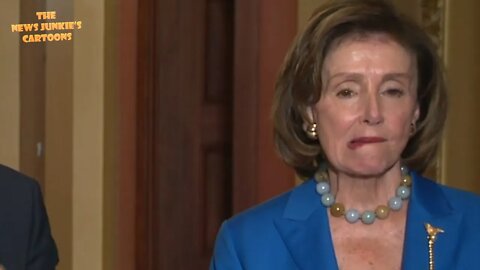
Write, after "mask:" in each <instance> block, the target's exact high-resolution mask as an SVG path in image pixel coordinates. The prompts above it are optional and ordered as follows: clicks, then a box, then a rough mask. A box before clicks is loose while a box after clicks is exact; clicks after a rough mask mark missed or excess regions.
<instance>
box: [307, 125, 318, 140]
mask: <svg viewBox="0 0 480 270" xmlns="http://www.w3.org/2000/svg"><path fill="white" fill-rule="evenodd" d="M305 133H306V134H307V137H308V138H310V139H312V140H316V139H317V124H316V123H311V124H306V127H305Z"/></svg>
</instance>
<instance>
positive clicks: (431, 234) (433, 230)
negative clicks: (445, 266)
mask: <svg viewBox="0 0 480 270" xmlns="http://www.w3.org/2000/svg"><path fill="white" fill-rule="evenodd" d="M425 230H427V234H428V265H429V270H434V269H435V260H434V256H433V245H434V244H435V240H437V234H438V233H443V232H445V231H444V230H442V229H441V228H437V227H434V226H432V225H431V224H430V223H425Z"/></svg>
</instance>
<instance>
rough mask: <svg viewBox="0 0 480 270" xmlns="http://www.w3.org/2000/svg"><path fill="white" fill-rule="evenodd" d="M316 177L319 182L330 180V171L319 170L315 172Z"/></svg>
mask: <svg viewBox="0 0 480 270" xmlns="http://www.w3.org/2000/svg"><path fill="white" fill-rule="evenodd" d="M315 179H316V180H317V181H319V182H326V181H327V180H328V173H327V171H324V170H318V171H317V172H316V173H315Z"/></svg>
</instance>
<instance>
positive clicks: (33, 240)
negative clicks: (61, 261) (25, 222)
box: [27, 182, 58, 270]
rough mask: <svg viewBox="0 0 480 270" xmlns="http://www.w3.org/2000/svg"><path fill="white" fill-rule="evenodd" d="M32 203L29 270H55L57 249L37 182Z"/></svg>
mask: <svg viewBox="0 0 480 270" xmlns="http://www.w3.org/2000/svg"><path fill="white" fill-rule="evenodd" d="M32 202H33V204H32V227H31V234H30V237H29V238H30V239H29V247H28V253H27V256H28V261H27V269H28V270H37V269H38V270H47V269H55V266H56V265H57V262H58V256H57V248H56V246H55V242H54V240H53V238H52V236H51V233H50V225H49V222H48V217H47V212H46V210H45V206H44V204H43V199H42V194H41V192H40V187H39V186H38V184H37V183H36V182H35V184H34V187H33V190H32Z"/></svg>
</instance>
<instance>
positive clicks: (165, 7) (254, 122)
mask: <svg viewBox="0 0 480 270" xmlns="http://www.w3.org/2000/svg"><path fill="white" fill-rule="evenodd" d="M321 2H322V1H321V0H237V1H234V0H8V1H1V3H0V14H1V16H0V40H1V42H0V59H1V61H0V82H1V88H0V163H2V164H5V165H7V166H10V167H12V168H15V169H17V170H20V171H22V172H23V173H25V174H27V175H30V176H32V177H34V178H35V179H37V180H38V181H39V182H40V183H41V185H42V188H43V192H44V198H45V203H46V206H47V209H48V213H49V217H50V222H51V226H52V230H53V234H54V237H55V239H56V242H57V245H58V248H59V252H60V264H59V267H58V269H61V270H66V269H74V270H80V269H125V270H126V269H142V270H143V269H159V270H162V269H207V266H208V261H209V258H210V255H211V251H212V247H213V243H214V239H215V234H216V231H217V230H218V228H219V226H220V224H221V222H222V221H223V220H224V219H226V218H228V217H230V216H231V215H233V214H235V213H237V212H239V211H241V210H243V209H245V208H247V207H250V206H252V205H254V204H257V203H259V202H262V201H264V200H266V199H268V198H270V197H272V196H275V195H276V194H279V193H281V192H283V191H285V190H287V189H289V188H291V187H293V186H294V185H295V184H296V182H297V181H296V180H295V176H294V174H293V171H292V170H291V169H289V168H287V167H286V166H284V165H283V163H282V162H281V161H280V160H279V159H278V158H277V156H276V154H275V152H274V150H273V142H272V123H271V121H270V105H271V99H272V94H273V89H274V83H275V78H276V74H277V72H278V70H279V66H280V65H281V63H282V59H283V57H284V55H285V53H286V51H287V49H288V47H289V45H290V43H291V42H292V40H293V38H294V36H295V35H296V33H297V32H298V31H299V29H301V28H302V27H303V25H304V24H305V21H306V20H307V18H308V16H309V14H310V13H311V12H312V10H313V9H314V8H315V7H316V6H318V4H319V3H321ZM394 2H395V4H396V5H398V7H399V9H401V10H402V11H404V12H405V13H406V14H408V15H409V16H412V17H413V18H415V20H417V21H418V22H420V23H421V24H422V25H423V26H424V27H425V28H426V29H427V30H428V32H429V33H430V34H431V35H432V37H433V38H434V39H435V40H436V42H437V44H438V46H439V52H440V54H441V55H442V56H443V60H444V62H445V66H446V73H447V78H448V86H449V89H448V90H449V98H450V108H449V118H448V124H447V129H446V132H445V139H444V141H443V144H442V147H441V149H440V155H439V158H438V160H437V164H436V166H433V167H432V168H430V169H429V171H428V172H427V174H428V175H429V176H431V177H433V178H436V179H438V181H441V182H443V183H445V184H448V185H451V186H456V187H459V188H462V189H467V190H471V191H474V192H480V182H479V181H480V166H478V164H479V163H480V140H479V138H480V125H479V123H478V120H477V119H478V116H479V115H480V106H479V105H478V104H479V102H480V91H479V90H480V89H479V85H480V76H479V75H480V50H478V48H480V31H479V30H478V25H480V16H478V12H479V11H480V2H479V1H475V0H455V1H453V0H395V1H394ZM46 10H48V11H53V10H54V11H56V12H57V21H74V20H81V21H82V22H83V24H82V26H83V27H82V29H81V30H79V31H75V32H74V34H73V40H72V41H68V42H45V43H36V44H26V43H22V42H21V39H20V36H19V34H18V33H12V32H11V30H10V25H11V24H16V23H29V22H32V21H37V19H36V16H35V12H37V11H46Z"/></svg>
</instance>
